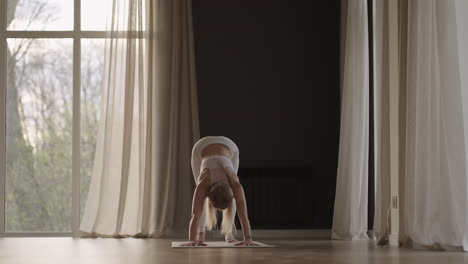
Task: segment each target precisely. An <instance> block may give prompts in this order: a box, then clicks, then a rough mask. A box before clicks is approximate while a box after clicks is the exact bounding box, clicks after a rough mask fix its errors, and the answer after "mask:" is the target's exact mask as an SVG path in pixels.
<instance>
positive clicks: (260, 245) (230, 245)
mask: <svg viewBox="0 0 468 264" xmlns="http://www.w3.org/2000/svg"><path fill="white" fill-rule="evenodd" d="M253 242H254V243H255V244H257V245H258V246H235V244H236V243H228V242H224V241H206V242H205V244H207V245H206V246H203V247H185V246H184V247H182V246H180V245H182V244H184V243H187V241H182V242H180V241H179V242H172V248H272V247H275V246H272V245H267V244H264V243H261V242H257V241H253Z"/></svg>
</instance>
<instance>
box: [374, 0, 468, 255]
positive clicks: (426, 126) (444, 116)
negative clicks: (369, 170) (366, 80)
mask: <svg viewBox="0 0 468 264" xmlns="http://www.w3.org/2000/svg"><path fill="white" fill-rule="evenodd" d="M460 3H461V2H460ZM374 6H375V10H374V26H375V31H374V43H375V46H374V52H375V54H374V58H375V61H374V68H375V72H374V73H375V83H374V84H375V91H376V96H377V94H379V93H380V94H379V96H380V99H379V98H376V101H375V109H376V116H375V118H376V131H379V132H380V134H378V133H377V135H376V205H375V206H376V207H375V208H376V211H375V222H374V231H375V232H374V233H375V234H376V235H377V238H378V239H379V241H381V242H382V241H386V240H387V239H388V232H389V219H388V215H387V214H386V212H387V211H388V209H389V207H390V197H389V196H390V191H389V188H390V186H389V174H388V169H383V168H387V167H388V166H389V159H388V155H389V153H388V151H389V147H388V139H386V138H385V137H386V135H387V136H388V130H389V125H388V121H389V116H388V110H389V107H388V74H387V72H388V69H387V68H386V67H387V64H388V45H387V44H386V43H388V39H386V34H387V33H388V18H387V17H386V13H387V11H388V10H387V8H388V6H387V4H386V1H384V0H375V1H374ZM467 7H468V6H467ZM467 11H468V9H467ZM456 13H457V12H456V8H455V1H454V0H444V1H439V0H412V1H399V16H400V17H399V24H400V25H399V29H398V30H399V40H400V43H399V47H400V50H399V53H400V54H399V59H400V61H399V67H400V115H399V116H400V120H399V121H400V122H399V123H400V129H401V131H400V136H399V137H400V143H399V144H400V153H399V156H400V176H399V182H400V186H399V189H400V190H399V200H400V203H399V204H400V226H399V228H400V229H399V230H398V233H399V239H400V241H401V242H406V245H407V246H410V247H415V248H426V249H451V250H453V249H455V250H456V249H462V248H464V249H465V250H466V248H467V246H466V245H467V238H468V232H467V231H468V230H467V220H468V218H467V216H468V215H467V206H468V202H467V201H468V196H467V177H468V175H467V169H466V164H467V163H466V159H465V152H466V151H465V149H466V146H465V134H464V133H465V132H464V122H463V108H465V109H468V106H467V105H468V104H464V105H462V90H461V85H460V74H459V72H460V67H459V54H458V52H459V47H458V42H457V38H458V37H457V24H456V20H457V16H456ZM460 47H461V46H460ZM379 111H380V112H379ZM465 120H468V119H466V116H465ZM466 124H467V123H465V126H466ZM379 135H380V140H377V138H378V136H379ZM377 163H379V164H378V165H377ZM379 166H380V169H377V167H379Z"/></svg>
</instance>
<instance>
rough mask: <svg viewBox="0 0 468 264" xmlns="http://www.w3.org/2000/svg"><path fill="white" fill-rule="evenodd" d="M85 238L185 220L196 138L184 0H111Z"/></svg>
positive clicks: (159, 229)
mask: <svg viewBox="0 0 468 264" xmlns="http://www.w3.org/2000/svg"><path fill="white" fill-rule="evenodd" d="M103 79H104V81H103V93H102V107H101V119H100V126H99V133H98V139H97V149H96V155H95V162H94V167H93V174H92V179H91V185H90V189H89V194H88V198H87V203H86V209H85V211H84V216H83V219H82V222H81V230H82V231H83V233H84V235H85V236H89V235H92V236H114V237H115V236H156V237H159V236H163V235H167V234H170V233H171V232H175V231H176V230H177V229H184V228H186V226H187V225H188V222H189V219H190V207H191V193H192V190H193V180H192V175H191V169H190V154H191V148H192V145H193V143H194V142H195V141H196V140H197V139H198V138H199V129H198V114H197V96H196V87H195V70H194V51H193V36H192V21H191V1H190V0H125V1H124V0H113V2H112V19H111V21H110V38H109V39H107V40H106V55H105V69H104V78H103Z"/></svg>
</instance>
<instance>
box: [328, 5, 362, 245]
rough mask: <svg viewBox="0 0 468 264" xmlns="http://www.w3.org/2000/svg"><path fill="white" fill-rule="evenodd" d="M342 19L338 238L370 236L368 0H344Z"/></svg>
mask: <svg viewBox="0 0 468 264" xmlns="http://www.w3.org/2000/svg"><path fill="white" fill-rule="evenodd" d="M341 19H342V22H341V130H340V147H339V159H338V171H337V182H336V195H335V207H334V213H333V226H332V238H333V239H346V240H354V239H367V238H368V237H367V195H368V194H367V192H368V190H367V187H368V159H369V156H368V155H369V154H368V150H369V46H368V43H369V36H368V21H367V0H343V1H341Z"/></svg>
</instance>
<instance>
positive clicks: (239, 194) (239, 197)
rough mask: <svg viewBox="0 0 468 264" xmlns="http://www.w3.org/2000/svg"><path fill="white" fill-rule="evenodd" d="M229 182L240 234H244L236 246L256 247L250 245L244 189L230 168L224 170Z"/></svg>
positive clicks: (250, 238)
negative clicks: (234, 201) (240, 229)
mask: <svg viewBox="0 0 468 264" xmlns="http://www.w3.org/2000/svg"><path fill="white" fill-rule="evenodd" d="M225 171H226V173H227V174H228V176H229V180H230V182H231V188H232V191H233V193H234V198H235V199H236V207H237V216H238V217H239V221H240V223H241V226H242V233H243V234H244V241H243V242H240V243H237V244H236V246H257V244H255V243H252V233H251V229H250V222H249V217H248V214H247V204H246V201H245V194H244V188H242V185H241V184H240V182H239V177H238V176H237V175H236V174H235V173H234V170H232V169H231V168H225Z"/></svg>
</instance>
